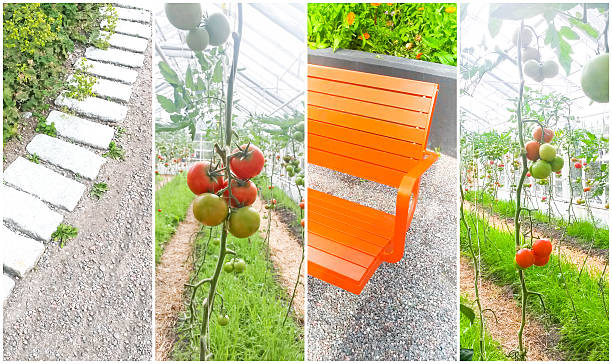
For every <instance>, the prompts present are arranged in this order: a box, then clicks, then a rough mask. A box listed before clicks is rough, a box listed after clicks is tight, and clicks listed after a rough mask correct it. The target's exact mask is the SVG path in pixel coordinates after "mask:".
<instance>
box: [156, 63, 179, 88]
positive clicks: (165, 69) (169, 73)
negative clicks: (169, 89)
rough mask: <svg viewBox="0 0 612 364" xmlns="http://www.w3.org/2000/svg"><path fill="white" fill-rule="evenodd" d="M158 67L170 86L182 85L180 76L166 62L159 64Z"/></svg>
mask: <svg viewBox="0 0 612 364" xmlns="http://www.w3.org/2000/svg"><path fill="white" fill-rule="evenodd" d="M158 66H159V71H160V72H161V74H162V76H164V79H165V80H166V81H168V83H169V84H172V85H178V84H179V83H180V81H179V78H178V75H177V74H176V72H174V70H173V69H172V68H170V66H169V65H168V64H167V63H166V62H159V65H158Z"/></svg>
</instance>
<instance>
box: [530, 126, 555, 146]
mask: <svg viewBox="0 0 612 364" xmlns="http://www.w3.org/2000/svg"><path fill="white" fill-rule="evenodd" d="M554 136H555V132H554V131H553V130H552V129H548V128H544V143H550V141H551V140H553V137H554ZM541 138H542V128H541V127H539V126H538V127H536V128H535V129H534V130H533V139H534V140H537V141H538V142H539V141H540V139H541Z"/></svg>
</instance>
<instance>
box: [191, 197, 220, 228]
mask: <svg viewBox="0 0 612 364" xmlns="http://www.w3.org/2000/svg"><path fill="white" fill-rule="evenodd" d="M227 214H228V207H227V203H225V200H224V199H222V198H221V197H219V196H217V195H214V194H212V193H203V194H201V195H200V196H198V197H196V199H195V201H193V215H194V216H195V218H196V220H198V221H199V222H201V223H202V225H206V226H217V225H219V224H220V223H222V222H223V220H225V218H226V217H227Z"/></svg>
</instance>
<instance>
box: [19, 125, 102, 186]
mask: <svg viewBox="0 0 612 364" xmlns="http://www.w3.org/2000/svg"><path fill="white" fill-rule="evenodd" d="M26 149H27V151H28V153H30V154H34V153H36V154H38V156H39V157H40V158H41V159H43V160H45V161H47V162H49V163H51V164H54V165H56V166H58V167H60V168H63V169H67V170H69V171H72V172H74V173H78V174H79V175H80V176H82V177H85V178H88V179H91V180H93V179H95V178H96V176H97V175H98V172H100V167H102V164H104V161H105V159H104V158H103V157H101V156H99V155H97V154H96V153H94V152H92V151H90V150H88V149H85V148H83V147H80V146H78V145H75V144H72V143H68V142H65V141H63V140H60V139H57V138H53V137H50V136H48V135H46V134H38V135H36V136H35V137H34V138H33V139H32V141H31V142H30V144H28V145H27V147H26Z"/></svg>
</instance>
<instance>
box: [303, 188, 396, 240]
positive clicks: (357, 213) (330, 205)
mask: <svg viewBox="0 0 612 364" xmlns="http://www.w3.org/2000/svg"><path fill="white" fill-rule="evenodd" d="M308 200H309V201H310V202H311V204H309V205H308V208H309V210H308V211H309V212H310V211H319V212H321V213H326V212H327V211H333V212H335V214H336V215H335V216H344V218H345V219H347V220H349V219H351V220H355V221H359V224H362V223H363V224H366V225H368V224H371V225H374V226H376V227H377V228H378V229H380V230H391V229H393V220H394V218H395V216H394V215H391V214H388V213H386V212H384V211H380V210H376V209H373V208H371V207H367V206H363V205H360V204H358V203H355V202H352V201H348V200H345V199H342V198H339V197H336V196H332V195H328V194H326V193H324V192H320V191H317V190H313V189H310V188H309V189H308ZM382 236H383V237H390V235H389V234H383V235H382Z"/></svg>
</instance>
